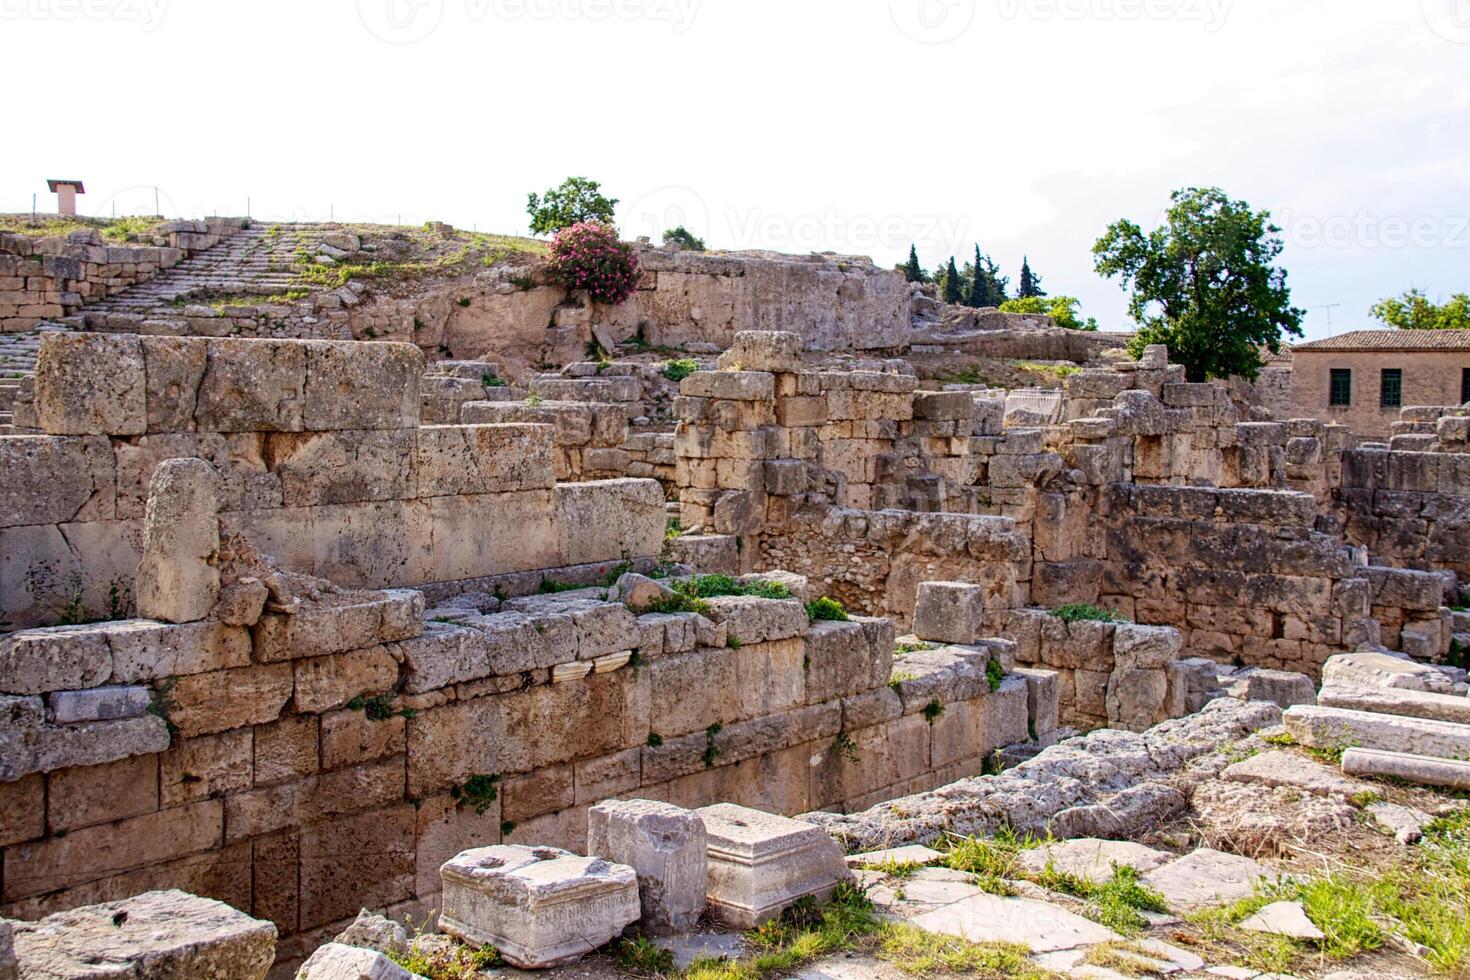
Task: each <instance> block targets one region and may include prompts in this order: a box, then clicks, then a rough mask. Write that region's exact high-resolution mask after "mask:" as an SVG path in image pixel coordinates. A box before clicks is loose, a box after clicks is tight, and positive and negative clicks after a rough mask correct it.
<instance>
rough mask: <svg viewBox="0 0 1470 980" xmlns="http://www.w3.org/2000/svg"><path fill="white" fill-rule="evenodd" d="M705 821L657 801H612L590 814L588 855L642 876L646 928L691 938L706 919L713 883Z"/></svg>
mask: <svg viewBox="0 0 1470 980" xmlns="http://www.w3.org/2000/svg"><path fill="white" fill-rule="evenodd" d="M707 846H708V845H707V843H706V840H705V832H704V821H702V820H700V819H699V817H698V816H697V815H695V813H694V812H693V811H691V810H686V809H684V808H683V807H678V806H674V805H673V804H672V803H660V802H656V801H654V800H607V801H606V802H603V803H599V804H597V805H596V806H594V807H593V808H592V809H590V810H588V811H587V850H588V852H589V853H591V854H595V855H597V856H598V857H603V858H607V859H608V860H609V861H616V862H617V863H619V864H625V865H627V866H629V867H631V868H632V869H633V871H634V872H635V873H636V874H637V875H638V899H639V902H640V904H641V906H642V909H643V913H642V915H641V917H640V919H639V921H640V922H641V923H642V925H643V927H644V928H645V929H646V930H648V931H650V932H653V933H659V934H663V933H679V932H688V931H689V930H691V929H693V928H694V926H695V925H696V924H697V923H698V922H699V917H700V916H701V915H703V914H704V906H705V902H704V887H705V880H706V878H707V877H708V870H707V860H708V859H707V857H706V854H705V852H706V848H707Z"/></svg>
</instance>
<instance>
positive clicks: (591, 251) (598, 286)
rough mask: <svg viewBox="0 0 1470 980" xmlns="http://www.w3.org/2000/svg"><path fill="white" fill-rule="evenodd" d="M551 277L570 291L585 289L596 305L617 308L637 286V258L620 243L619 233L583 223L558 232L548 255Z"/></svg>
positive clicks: (606, 227)
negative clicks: (603, 304)
mask: <svg viewBox="0 0 1470 980" xmlns="http://www.w3.org/2000/svg"><path fill="white" fill-rule="evenodd" d="M547 256H548V258H549V259H550V270H551V276H552V278H553V280H554V281H556V282H557V283H559V284H560V285H563V286H565V287H566V288H568V289H581V290H585V291H586V292H587V294H588V295H589V296H591V297H592V300H593V302H596V303H607V304H609V305H612V306H616V305H617V304H618V303H621V302H622V301H623V300H625V299H627V298H628V297H629V296H631V295H633V290H634V289H635V288H637V285H638V257H637V256H635V255H634V254H633V247H632V246H631V245H628V244H626V243H624V242H620V241H618V233H617V230H616V229H614V228H613V226H612V225H609V224H604V223H603V222H601V221H583V222H582V223H580V224H575V225H572V226H571V227H570V228H563V229H562V230H561V231H559V232H557V233H556V237H555V238H554V239H552V241H551V248H550V250H549V251H548V252H547Z"/></svg>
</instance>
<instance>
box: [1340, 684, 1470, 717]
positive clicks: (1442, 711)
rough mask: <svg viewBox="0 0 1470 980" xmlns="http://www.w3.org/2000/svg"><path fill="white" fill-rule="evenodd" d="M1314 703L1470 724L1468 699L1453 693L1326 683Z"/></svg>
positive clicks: (1469, 703) (1469, 702) (1353, 709)
mask: <svg viewBox="0 0 1470 980" xmlns="http://www.w3.org/2000/svg"><path fill="white" fill-rule="evenodd" d="M1317 703H1318V704H1320V705H1322V706H1323V707H1328V708H1347V709H1349V710H1352V711H1372V712H1374V713H1376V714H1381V715H1404V716H1405V717H1408V718H1429V719H1431V720H1434V721H1449V722H1454V723H1455V724H1459V725H1470V698H1467V697H1463V696H1460V695H1456V694H1435V693H1432V692H1428V691H1406V690H1402V689H1400V688H1382V687H1377V688H1375V687H1351V686H1349V685H1347V684H1329V685H1327V686H1326V687H1324V688H1322V693H1321V695H1320V696H1319V697H1318V699H1317Z"/></svg>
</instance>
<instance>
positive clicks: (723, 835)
mask: <svg viewBox="0 0 1470 980" xmlns="http://www.w3.org/2000/svg"><path fill="white" fill-rule="evenodd" d="M695 813H697V814H698V815H699V817H700V819H701V820H703V821H704V827H705V832H706V834H707V835H708V840H709V851H708V853H709V883H708V885H707V891H706V894H707V896H708V899H709V907H710V910H711V911H712V912H714V913H715V914H716V915H717V916H719V918H720V919H721V920H723V921H724V922H725V923H726V924H728V925H730V926H733V927H734V928H737V929H753V928H755V927H756V926H758V925H760V924H761V923H762V922H765V921H767V920H768V919H771V918H774V917H775V916H776V915H778V914H780V912H781V910H782V909H784V908H786V907H787V906H789V905H790V904H791V903H792V902H794V901H796V900H797V899H798V898H803V897H805V896H807V895H811V896H815V897H816V898H817V899H818V900H819V901H825V900H826V899H827V898H829V897H830V896H831V894H832V890H833V889H834V888H836V887H837V883H838V882H840V881H845V880H847V878H848V877H849V874H848V871H847V866H846V865H845V864H844V863H843V860H842V849H841V848H840V847H838V846H837V842H836V841H834V840H833V839H832V838H831V837H829V836H827V834H826V833H825V832H823V831H822V830H821V828H819V827H816V826H814V825H813V824H809V823H802V822H801V821H799V820H791V819H789V818H787V817H781V816H776V815H775V814H771V813H765V812H763V811H761V810H752V809H750V808H748V807H743V806H736V805H735V804H733V803H717V804H715V805H714V806H707V807H704V808H702V809H699V810H696V811H695Z"/></svg>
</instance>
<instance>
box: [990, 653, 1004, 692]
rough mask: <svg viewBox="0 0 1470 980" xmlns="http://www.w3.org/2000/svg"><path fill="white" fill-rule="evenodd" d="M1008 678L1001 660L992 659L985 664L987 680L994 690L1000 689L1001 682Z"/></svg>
mask: <svg viewBox="0 0 1470 980" xmlns="http://www.w3.org/2000/svg"><path fill="white" fill-rule="evenodd" d="M1005 678H1006V669H1005V668H1004V667H1002V666H1001V663H1000V661H999V660H995V659H992V660H991V661H990V662H989V663H987V664H986V665H985V680H986V681H987V682H988V683H989V684H990V689H991V690H992V691H999V690H1000V685H1001V682H1003V681H1004V680H1005Z"/></svg>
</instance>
